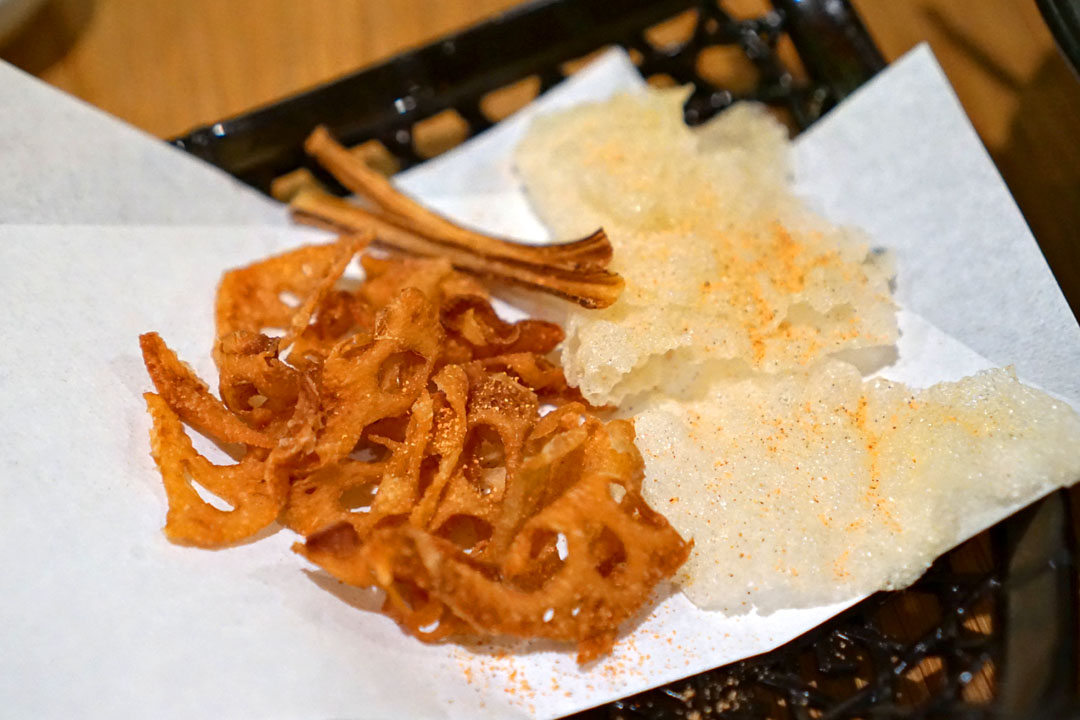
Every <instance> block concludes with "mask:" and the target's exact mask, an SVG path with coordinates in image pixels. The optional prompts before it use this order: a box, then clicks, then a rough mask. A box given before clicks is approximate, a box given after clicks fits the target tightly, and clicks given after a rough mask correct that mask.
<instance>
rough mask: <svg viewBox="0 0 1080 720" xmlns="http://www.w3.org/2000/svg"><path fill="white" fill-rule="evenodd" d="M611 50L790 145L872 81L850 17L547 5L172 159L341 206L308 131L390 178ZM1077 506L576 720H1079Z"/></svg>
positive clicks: (287, 105)
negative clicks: (772, 120) (826, 617)
mask: <svg viewBox="0 0 1080 720" xmlns="http://www.w3.org/2000/svg"><path fill="white" fill-rule="evenodd" d="M615 45H619V46H622V47H623V48H625V49H626V50H627V51H628V52H629V53H630V56H631V58H632V59H633V61H634V63H635V65H636V66H637V67H638V69H639V70H640V72H641V74H642V76H643V77H645V78H646V79H647V80H648V82H650V83H651V84H654V85H659V86H663V85H672V84H687V83H690V84H693V86H694V88H695V90H694V92H693V94H692V95H691V97H690V99H689V100H688V102H687V104H686V107H685V111H684V112H685V117H686V120H687V122H688V123H690V124H696V123H700V122H702V121H704V120H706V119H708V118H709V117H711V116H713V115H714V114H716V113H717V112H718V111H720V110H722V109H724V108H725V107H727V106H728V105H730V104H731V103H733V102H736V101H738V100H742V99H753V100H758V101H760V102H764V103H765V104H766V105H768V106H769V107H770V109H771V110H772V111H773V112H774V113H775V114H776V115H777V116H778V117H779V118H780V119H781V120H782V121H783V122H785V123H786V124H787V125H788V127H789V128H790V129H791V131H792V132H793V133H797V132H799V131H801V130H803V129H805V128H806V127H808V126H809V125H811V124H812V123H813V122H814V121H816V120H817V119H818V118H819V117H821V116H822V115H823V114H824V113H826V112H828V110H829V109H830V108H831V107H833V106H834V105H835V104H836V103H837V102H839V101H840V100H842V99H843V98H844V97H845V96H847V95H848V94H850V93H851V92H853V91H854V90H855V89H857V88H858V87H859V86H860V85H861V84H862V83H864V82H866V81H867V80H868V79H869V78H871V77H873V75H874V74H875V73H877V72H878V71H879V70H881V69H882V68H883V67H884V65H885V63H884V61H883V59H882V57H881V54H880V53H879V52H878V50H877V48H876V47H875V45H874V43H873V40H872V39H871V38H870V36H869V35H868V34H867V32H866V30H865V29H864V28H863V25H862V23H861V22H860V21H859V18H858V17H857V15H856V13H855V12H854V10H853V9H852V8H851V6H850V4H849V3H848V2H847V0H773V2H771V3H769V2H767V0H738V1H736V0H721V1H720V2H714V1H712V0H697V1H693V0H620V2H611V1H609V0H541V1H540V2H533V3H530V4H527V5H524V6H522V7H520V8H517V9H515V10H512V11H510V12H507V13H504V14H502V15H498V16H496V17H493V18H491V19H490V20H488V21H486V22H484V23H483V24H481V25H478V26H476V27H473V28H471V29H468V30H466V31H464V32H462V33H459V34H457V35H453V36H449V37H446V38H443V39H441V40H437V41H435V42H433V43H431V44H429V45H426V46H424V47H421V48H418V49H416V50H412V51H409V52H406V53H403V54H401V55H398V56H396V57H394V58H391V59H390V60H388V61H386V62H384V63H382V64H380V65H377V66H374V67H371V68H368V69H365V70H362V71H360V72H357V73H355V74H352V75H349V76H347V77H344V78H341V79H339V80H336V81H333V82H330V83H328V84H326V85H322V86H320V87H317V88H314V89H313V90H310V91H308V92H304V93H301V94H299V95H296V96H293V97H290V98H287V99H284V100H282V101H280V102H277V103H274V104H272V105H269V106H266V107H263V108H260V109H257V110H254V111H252V112H249V113H246V114H244V115H240V116H237V117H233V118H229V119H225V120H221V121H220V122H217V123H213V124H211V125H208V126H206V127H202V128H199V129H196V130H194V131H192V132H191V133H189V134H187V135H185V136H184V137H181V138H177V139H175V140H173V141H172V142H173V144H175V145H176V146H178V147H180V148H182V149H184V150H186V151H188V152H190V153H191V154H193V155H195V156H196V157H199V158H201V159H203V160H205V161H207V162H210V163H212V164H214V165H216V166H218V167H220V168H222V169H224V170H226V171H227V172H229V173H231V174H232V175H234V176H236V177H237V178H239V179H240V180H242V181H244V182H246V183H248V184H250V185H252V186H253V187H255V188H257V189H259V190H261V191H262V192H265V193H270V192H271V189H272V187H274V184H275V181H277V183H279V184H281V183H284V184H288V183H291V182H309V181H315V182H320V183H322V184H323V185H325V186H326V187H329V188H331V189H332V190H335V191H338V192H343V190H342V188H340V186H338V185H337V184H336V183H335V182H334V181H333V180H332V179H331V178H329V177H328V176H327V175H326V174H325V173H323V171H322V170H321V169H319V168H317V167H316V166H314V164H312V163H310V162H309V160H308V158H306V156H305V155H304V152H303V150H302V143H303V140H304V138H305V137H306V136H307V134H308V133H309V132H310V131H311V130H312V129H313V128H314V127H315V126H316V125H320V124H322V125H326V126H327V127H329V128H330V130H331V131H332V132H333V133H334V134H335V135H336V136H337V137H338V138H340V139H341V140H342V141H343V142H344V143H345V144H346V145H349V146H351V147H354V148H355V149H356V152H357V153H359V154H361V155H362V156H363V157H364V158H365V159H366V160H367V161H368V162H369V164H371V165H372V166H373V167H376V168H377V169H380V170H382V171H384V172H386V173H387V174H391V173H393V172H397V171H398V170H403V169H406V168H408V167H411V166H413V165H415V164H417V163H420V162H423V161H424V160H426V159H428V158H430V157H433V156H435V155H437V154H439V153H440V152H444V151H445V150H447V149H449V148H450V147H453V146H454V145H456V144H458V143H460V142H462V141H463V140H465V139H467V138H468V137H470V136H472V135H474V134H476V133H478V132H481V131H483V130H485V129H486V128H488V127H491V126H492V125H493V124H495V123H496V122H498V121H499V120H500V119H502V118H503V117H506V116H507V115H509V114H510V113H512V112H513V111H514V110H516V109H518V108H520V107H521V106H522V105H524V104H526V103H527V102H529V101H530V100H532V99H533V98H534V97H536V96H537V95H538V94H539V93H541V92H543V91H544V90H546V89H548V88H550V87H552V86H553V85H555V84H556V83H558V82H560V81H561V80H562V79H564V78H565V77H566V76H568V75H570V74H572V73H573V72H575V71H576V70H577V69H579V68H580V67H582V66H583V65H584V64H585V63H586V62H587V61H588V59H589V58H590V57H592V56H593V55H595V54H596V53H598V52H600V51H602V50H603V49H605V48H608V47H611V46H615ZM1073 499H1074V497H1073V496H1072V495H1070V493H1068V492H1066V491H1060V492H1057V493H1054V494H1052V495H1050V496H1049V497H1047V498H1045V499H1044V500H1042V501H1040V502H1038V503H1036V504H1035V505H1033V506H1031V507H1029V508H1027V509H1025V510H1022V511H1021V512H1019V513H1017V514H1015V515H1013V516H1012V517H1010V518H1008V519H1007V520H1005V521H1003V522H1001V523H999V524H998V525H997V526H995V527H994V528H992V529H991V530H989V531H987V532H985V533H983V534H981V535H979V536H978V537H976V538H974V539H972V540H970V541H968V542H967V543H965V544H964V545H962V546H960V547H958V548H956V549H955V550H953V551H952V552H950V553H949V554H947V555H945V556H943V557H942V558H940V559H939V560H938V561H937V562H936V563H935V564H934V565H933V567H932V568H931V569H930V570H929V571H928V572H927V573H926V575H925V576H924V577H923V578H922V579H920V580H919V581H918V582H917V583H916V584H915V585H914V586H912V587H911V588H909V589H907V590H904V591H902V592H887V593H886V592H883V593H878V594H876V595H874V596H872V597H870V598H868V599H867V600H865V601H863V602H862V603H859V604H858V605H856V606H855V607H852V608H851V609H849V610H847V611H845V612H844V613H842V614H840V615H839V616H837V617H835V618H833V619H832V620H830V621H828V622H826V623H825V624H823V625H821V626H819V627H817V628H815V629H814V630H812V631H810V632H808V633H806V634H805V635H803V636H802V637H799V638H797V639H795V640H793V641H791V642H790V643H788V644H786V645H784V646H782V647H780V648H778V649H776V650H774V651H772V652H769V653H766V654H764V655H761V656H758V657H755V658H751V659H748V660H743V661H741V662H737V663H734V664H731V665H727V666H725V667H723V668H719V669H716V670H712V671H709V672H705V673H702V674H700V675H697V676H694V677H691V678H688V679H686V680H682V681H679V682H675V683H672V684H670V685H668V686H666V687H662V688H658V689H655V690H650V691H648V692H645V693H642V694H640V695H636V696H634V697H630V698H626V699H623V700H619V701H616V702H614V703H610V704H608V705H606V706H603V707H599V708H594V709H592V710H589V711H586V712H584V713H579V714H578V715H576V716H574V717H576V718H578V719H579V720H600V719H601V718H612V719H614V718H624V719H625V720H638V719H640V720H646V719H648V720H652V719H659V718H687V719H697V720H704V719H705V718H724V719H736V718H738V719H744V718H777V719H778V720H786V719H789V718H790V719H792V720H803V719H806V720H809V719H821V720H839V719H841V718H844V719H854V718H864V719H866V720H870V719H881V718H905V719H908V718H950V719H954V718H955V719H961V720H962V719H967V718H1017V719H1020V718H1064V717H1080V704H1078V699H1077V698H1078V696H1077V683H1078V663H1077V630H1078V625H1077V610H1078V600H1077V582H1076V572H1075V570H1076V568H1075V558H1076V543H1075V536H1074V532H1073V520H1072V517H1073V512H1074V509H1073Z"/></svg>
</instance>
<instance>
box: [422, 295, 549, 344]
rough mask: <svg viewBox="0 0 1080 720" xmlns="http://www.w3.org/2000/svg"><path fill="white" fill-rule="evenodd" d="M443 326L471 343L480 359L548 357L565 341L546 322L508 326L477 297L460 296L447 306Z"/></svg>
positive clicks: (483, 300) (482, 299) (489, 306)
mask: <svg viewBox="0 0 1080 720" xmlns="http://www.w3.org/2000/svg"><path fill="white" fill-rule="evenodd" d="M442 323H443V326H444V327H446V329H447V332H448V333H450V334H452V335H457V336H459V337H461V338H462V339H463V340H464V341H465V342H467V343H468V344H469V345H470V346H471V347H472V350H473V357H477V358H484V357H491V356H493V355H508V354H513V353H534V354H537V355H546V354H547V353H549V352H551V351H552V350H554V349H555V346H556V345H558V344H559V343H561V342H562V341H563V338H564V337H565V334H564V333H563V331H562V328H561V327H559V326H558V325H556V324H555V323H550V322H546V321H544V320H533V319H531V318H526V319H524V320H519V321H518V322H515V323H509V322H506V321H505V320H503V319H501V318H500V317H499V316H498V315H496V314H495V310H494V308H492V307H491V303H490V302H488V300H487V299H486V298H485V297H478V296H475V295H473V296H470V295H459V296H457V297H454V298H452V299H449V300H448V301H446V302H444V304H443V308H442Z"/></svg>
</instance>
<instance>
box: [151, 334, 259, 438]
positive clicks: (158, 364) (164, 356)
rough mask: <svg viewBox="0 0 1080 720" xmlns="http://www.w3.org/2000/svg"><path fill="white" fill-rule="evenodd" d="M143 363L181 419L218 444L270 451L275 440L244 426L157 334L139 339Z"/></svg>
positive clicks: (160, 391)
mask: <svg viewBox="0 0 1080 720" xmlns="http://www.w3.org/2000/svg"><path fill="white" fill-rule="evenodd" d="M139 346H140V347H141V348H142V355H143V362H144V363H145V364H146V371H147V372H148V373H149V374H150V379H151V380H152V381H153V383H154V387H155V388H156V389H157V391H158V394H159V395H160V396H161V398H162V400H163V401H164V402H165V403H166V404H167V405H168V406H169V407H170V408H171V409H172V410H173V412H175V413H176V414H177V415H178V416H179V417H180V419H182V420H183V421H184V422H186V423H188V424H189V425H192V426H193V427H195V428H198V429H199V430H202V431H204V432H206V433H207V434H208V435H210V436H211V437H213V438H214V439H215V440H218V441H219V442H225V443H240V444H244V445H255V446H257V447H263V448H269V447H271V446H272V445H273V440H272V439H271V438H270V437H269V436H267V435H266V434H265V433H261V432H259V431H258V430H256V429H253V428H251V427H249V426H248V425H245V424H244V422H243V421H242V420H241V419H240V418H239V417H237V416H236V415H234V414H233V413H232V412H230V408H228V407H226V405H224V404H222V402H221V401H220V400H218V399H217V398H216V397H214V396H213V395H211V394H210V389H209V388H208V387H207V385H206V383H204V382H203V381H202V380H200V379H199V377H198V376H197V375H196V374H195V372H194V371H193V370H192V369H191V368H190V367H188V366H187V365H186V364H185V363H183V362H181V361H180V358H178V357H177V356H176V353H175V352H173V351H172V350H171V349H169V347H168V346H167V345H166V344H165V341H164V340H162V339H161V336H160V335H158V334H157V333H145V334H143V335H140V336H139Z"/></svg>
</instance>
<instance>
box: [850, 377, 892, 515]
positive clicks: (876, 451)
mask: <svg viewBox="0 0 1080 720" xmlns="http://www.w3.org/2000/svg"><path fill="white" fill-rule="evenodd" d="M867 402H868V401H867V397H866V395H860V396H859V405H858V408H857V409H856V410H855V415H854V420H855V427H856V428H858V430H859V432H860V433H861V434H862V435H863V437H864V438H865V440H864V444H865V446H866V452H867V455H868V456H869V460H870V482H869V484H868V487H867V490H866V498H865V499H866V501H867V503H869V505H870V507H871V508H873V510H874V511H875V512H878V513H880V514H881V516H882V518H883V519H884V521H885V522H886V523H887V524H888V525H889V526H890V527H891V528H892V529H893V530H894V531H896V532H897V533H899V532H902V530H903V528H901V527H900V523H898V522H896V518H894V517H893V515H892V513H891V512H890V511H889V507H888V505H889V503H888V501H887V500H886V499H885V498H884V497H882V496H881V458H880V455H881V449H880V447H879V446H878V437H877V435H876V434H875V433H874V431H873V430H872V429H871V428H870V427H869V425H868V424H867V419H866V405H867ZM854 524H855V523H852V525H854ZM849 529H855V528H851V527H850V526H849Z"/></svg>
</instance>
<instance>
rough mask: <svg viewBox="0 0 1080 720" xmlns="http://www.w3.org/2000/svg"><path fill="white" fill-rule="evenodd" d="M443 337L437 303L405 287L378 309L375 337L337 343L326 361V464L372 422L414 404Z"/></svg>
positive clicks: (321, 450)
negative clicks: (434, 304)
mask: <svg viewBox="0 0 1080 720" xmlns="http://www.w3.org/2000/svg"><path fill="white" fill-rule="evenodd" d="M442 338H443V331H442V326H441V325H440V324H439V320H438V316H437V314H436V308H435V307H434V306H433V305H432V304H431V303H430V302H428V300H427V298H426V297H425V296H424V294H423V293H422V292H420V291H419V290H416V289H415V288H405V289H404V290H402V291H401V292H400V293H399V294H398V295H397V296H396V297H395V298H394V299H393V300H391V301H390V303H389V304H388V305H387V306H386V308H384V309H383V310H382V312H380V313H379V315H378V317H377V318H376V321H375V333H374V337H372V336H368V335H363V334H358V335H354V336H352V337H350V338H348V339H346V340H344V341H342V342H341V343H339V344H338V345H337V346H335V347H334V349H333V351H331V353H330V355H329V356H328V357H327V358H326V362H324V363H323V367H322V379H321V380H322V382H321V388H320V391H321V397H322V400H323V408H324V411H325V423H326V424H325V426H324V428H323V430H322V434H321V435H320V438H319V443H318V446H317V447H316V453H317V454H318V456H319V460H320V463H321V464H322V465H329V464H331V463H335V462H338V461H339V460H341V459H342V458H344V457H345V456H346V455H348V454H349V453H350V452H352V449H353V447H354V446H355V445H356V443H357V442H358V441H359V440H360V437H361V435H362V434H363V432H364V429H365V428H367V426H369V425H371V424H372V423H374V422H377V421H379V420H382V419H384V418H390V417H395V416H397V415H400V414H402V413H404V412H405V411H406V410H408V409H409V407H410V406H411V405H412V404H413V403H414V402H415V401H416V399H417V398H418V397H419V396H420V393H421V392H423V391H424V389H425V388H426V387H427V383H428V379H429V378H430V377H431V374H432V371H433V370H434V367H435V362H436V360H437V359H438V357H439V348H440V344H441V342H442Z"/></svg>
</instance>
